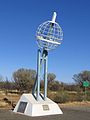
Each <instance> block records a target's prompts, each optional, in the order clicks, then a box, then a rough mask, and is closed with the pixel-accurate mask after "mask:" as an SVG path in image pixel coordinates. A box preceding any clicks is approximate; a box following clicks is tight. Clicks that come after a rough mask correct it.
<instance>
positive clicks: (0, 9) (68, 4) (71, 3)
mask: <svg viewBox="0 0 90 120" xmlns="http://www.w3.org/2000/svg"><path fill="white" fill-rule="evenodd" d="M54 11H56V12H57V20H56V21H57V22H58V23H59V24H60V26H61V27H62V29H63V32H64V39H63V42H62V45H61V46H59V47H58V48H57V49H56V50H53V51H50V52H49V60H48V72H52V73H55V74H56V76H57V80H60V81H63V82H67V83H72V82H73V80H72V77H73V75H74V74H76V73H79V72H81V71H83V70H90V0H0V74H1V75H2V76H4V77H6V76H7V77H8V78H11V76H12V73H13V72H14V71H16V70H17V69H19V68H30V69H36V59H37V58H36V57H37V48H38V47H37V44H36V38H35V33H36V30H37V27H38V26H39V24H41V23H43V22H45V21H47V20H51V18H52V15H53V12H54Z"/></svg>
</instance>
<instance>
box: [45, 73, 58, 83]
mask: <svg viewBox="0 0 90 120" xmlns="http://www.w3.org/2000/svg"><path fill="white" fill-rule="evenodd" d="M55 78H56V75H55V74H54V73H48V75H47V79H48V83H51V82H53V81H54V80H55Z"/></svg>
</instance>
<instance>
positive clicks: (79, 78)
mask: <svg viewBox="0 0 90 120" xmlns="http://www.w3.org/2000/svg"><path fill="white" fill-rule="evenodd" d="M73 79H74V81H75V82H76V83H77V85H80V86H81V87H82V85H83V81H88V82H90V71H87V70H85V71H83V72H81V73H79V74H75V75H73Z"/></svg>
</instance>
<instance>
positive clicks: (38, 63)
mask: <svg viewBox="0 0 90 120" xmlns="http://www.w3.org/2000/svg"><path fill="white" fill-rule="evenodd" d="M40 60H41V51H40V49H38V56H37V93H36V94H37V95H36V98H37V101H38V100H39V98H40Z"/></svg>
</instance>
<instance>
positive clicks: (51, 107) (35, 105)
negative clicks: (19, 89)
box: [13, 94, 63, 116]
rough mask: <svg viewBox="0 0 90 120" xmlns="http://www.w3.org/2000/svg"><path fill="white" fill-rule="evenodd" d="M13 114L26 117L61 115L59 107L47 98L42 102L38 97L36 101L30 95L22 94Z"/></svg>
mask: <svg viewBox="0 0 90 120" xmlns="http://www.w3.org/2000/svg"><path fill="white" fill-rule="evenodd" d="M13 112H15V113H21V114H24V115H28V116H44V115H54V114H63V112H62V111H61V109H60V108H59V106H58V105H57V104H56V103H55V102H53V101H52V100H50V99H49V98H47V99H46V101H44V100H43V99H42V98H41V97H40V100H39V101H37V100H36V99H35V98H34V97H33V95H32V94H23V95H22V96H21V98H20V100H19V101H18V103H17V105H16V107H15V109H14V111H13Z"/></svg>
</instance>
